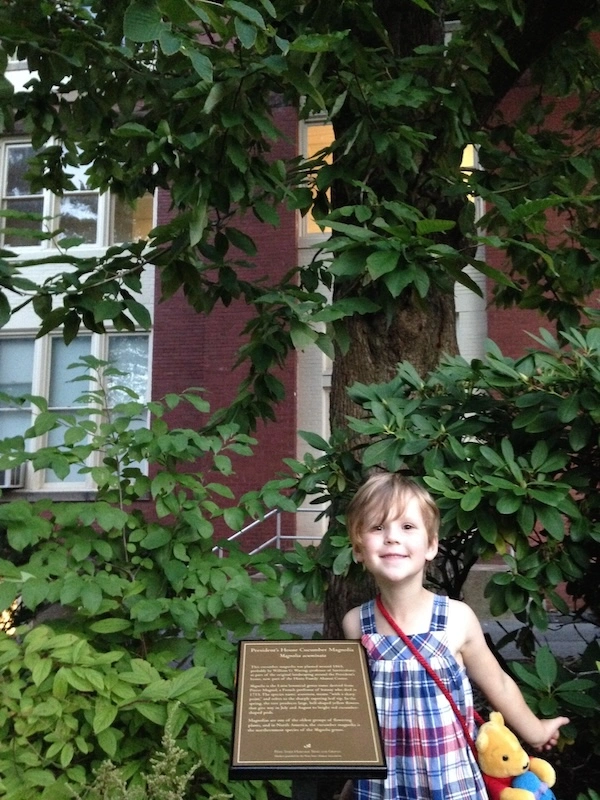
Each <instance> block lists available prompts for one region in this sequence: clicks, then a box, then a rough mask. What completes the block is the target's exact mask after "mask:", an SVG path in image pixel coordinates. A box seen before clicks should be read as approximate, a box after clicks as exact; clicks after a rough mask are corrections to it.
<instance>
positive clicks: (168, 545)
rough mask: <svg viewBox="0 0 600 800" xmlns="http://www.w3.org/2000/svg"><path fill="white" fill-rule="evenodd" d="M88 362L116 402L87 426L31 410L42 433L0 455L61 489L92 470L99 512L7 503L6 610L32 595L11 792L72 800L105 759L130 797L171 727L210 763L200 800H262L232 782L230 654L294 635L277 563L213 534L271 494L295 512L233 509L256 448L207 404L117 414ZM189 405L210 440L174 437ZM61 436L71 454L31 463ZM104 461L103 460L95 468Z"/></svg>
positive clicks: (3, 774) (21, 637)
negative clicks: (177, 416)
mask: <svg viewBox="0 0 600 800" xmlns="http://www.w3.org/2000/svg"><path fill="white" fill-rule="evenodd" d="M85 363H86V372H91V373H93V375H94V377H95V378H96V379H97V380H98V382H99V385H100V386H101V387H103V388H101V389H99V390H98V391H93V392H85V393H84V395H83V396H82V398H81V404H80V410H79V411H77V412H73V413H71V414H69V415H56V414H52V413H50V412H49V411H48V409H47V407H46V405H45V401H44V400H43V399H42V398H29V400H30V402H32V403H33V404H34V405H35V406H36V407H37V410H38V412H39V413H38V414H37V416H36V418H35V424H34V425H33V427H32V428H31V430H29V431H28V432H27V433H26V434H25V436H24V437H23V438H15V439H11V440H4V441H2V442H0V464H1V467H0V468H10V467H12V466H14V465H15V464H19V463H22V462H24V461H26V460H27V461H30V463H31V465H32V468H33V469H50V470H53V471H54V472H55V473H56V474H57V475H58V476H59V477H66V475H67V474H68V473H69V471H70V470H77V471H79V472H83V473H86V472H91V475H92V477H93V479H94V481H95V483H96V485H97V492H96V496H95V499H93V500H91V501H88V502H67V501H64V502H62V501H50V500H47V499H40V500H37V501H36V500H33V501H32V500H29V499H18V497H15V499H13V498H11V497H9V498H6V501H5V502H2V503H0V526H1V527H2V528H3V529H4V531H5V541H4V546H3V555H4V558H3V559H2V560H0V608H9V607H10V605H11V604H12V603H13V601H14V600H15V598H17V597H20V598H21V601H22V611H23V612H24V613H25V614H27V615H28V616H29V617H30V619H29V621H28V622H27V623H26V624H22V625H21V626H20V627H18V628H17V632H16V633H17V635H15V636H9V635H7V634H6V633H3V634H0V663H1V671H0V687H1V692H2V697H3V703H2V706H1V708H0V794H2V796H3V797H6V798H7V800H21V799H23V800H30V798H31V797H32V796H34V797H39V798H41V799H42V800H52V798H55V799H56V800H58V798H60V800H64V798H65V797H68V796H69V794H68V790H67V788H66V787H67V785H69V786H71V787H72V788H73V789H74V790H75V791H80V790H81V789H82V788H83V787H85V786H88V785H90V784H91V782H92V774H93V770H94V769H97V768H98V767H99V765H100V764H101V763H102V761H103V760H105V759H107V758H109V759H111V760H112V761H113V762H114V763H115V765H116V766H118V767H119V769H120V773H119V774H120V775H121V776H122V777H123V779H125V780H128V781H131V782H132V783H133V785H135V784H136V783H139V781H140V779H141V778H140V776H141V775H142V774H143V772H144V770H147V769H148V765H149V759H150V757H151V755H152V754H153V752H154V750H155V748H156V743H157V741H160V732H161V731H162V729H163V728H164V725H165V723H166V721H167V717H168V715H169V713H171V714H172V715H173V726H174V733H175V734H176V735H177V736H178V737H179V744H180V745H181V746H183V747H184V748H185V750H186V751H187V752H189V756H190V758H191V760H192V762H193V763H196V762H198V763H199V764H200V767H199V769H198V771H197V772H196V773H195V775H194V778H193V781H192V788H193V792H194V796H195V797H198V798H208V797H213V796H216V795H220V794H226V795H228V796H232V797H234V798H239V800H250V798H252V800H254V798H265V797H266V796H267V791H268V787H267V785H265V784H262V783H257V782H255V783H248V782H234V783H230V782H229V781H228V758H229V740H230V726H231V711H232V702H231V688H232V686H233V673H234V667H235V653H236V644H235V640H236V639H237V638H240V637H242V636H247V635H249V634H250V633H251V632H252V631H254V630H256V631H257V633H258V635H260V636H268V635H270V634H273V633H274V632H278V633H279V635H280V636H284V634H282V633H281V631H280V630H279V620H280V619H281V618H282V617H283V615H284V613H285V605H284V602H283V600H282V598H281V591H282V590H281V587H280V581H279V577H278V572H277V569H276V565H275V563H274V562H273V559H272V556H271V555H269V554H259V555H255V556H246V555H244V554H243V553H242V552H241V551H239V550H238V549H236V548H235V547H233V546H227V545H226V548H227V549H226V551H225V553H224V554H223V553H222V552H221V551H218V550H215V540H214V532H215V524H216V522H222V523H223V524H224V526H225V527H226V528H227V527H228V528H229V529H231V530H237V529H238V528H240V527H241V526H242V524H243V523H244V521H246V520H248V519H249V518H251V517H256V516H260V515H261V514H262V513H263V511H264V509H265V500H264V498H265V497H266V498H267V499H268V501H269V503H271V504H273V503H277V502H279V503H281V504H283V505H284V506H286V507H288V508H289V501H287V500H286V499H285V498H284V497H283V496H281V495H279V494H278V493H277V491H276V489H274V488H273V487H267V488H266V489H265V494H264V496H261V495H260V494H259V493H258V492H256V493H249V494H247V495H245V496H244V497H243V498H240V499H239V500H237V501H235V499H234V497H233V494H232V492H231V491H230V489H229V488H228V487H227V485H226V479H227V477H228V476H229V475H231V474H232V464H231V458H230V455H231V454H232V453H235V454H236V455H241V456H244V455H250V454H251V446H252V444H253V441H252V440H251V439H249V438H248V437H247V436H244V435H241V434H240V433H239V431H238V430H237V429H236V427H235V426H233V425H228V426H217V427H215V428H214V429H210V430H209V429H208V428H207V427H206V419H207V418H206V414H207V412H208V411H209V409H208V405H207V404H206V403H205V401H204V400H203V399H202V398H201V396H200V395H199V393H198V392H195V391H190V392H187V393H185V394H184V395H183V396H182V397H178V396H175V395H170V396H168V397H167V398H165V401H164V402H163V403H157V402H152V403H149V404H148V405H144V404H142V403H140V402H139V400H138V399H136V398H135V397H133V396H127V397H125V401H124V402H121V403H119V404H117V405H115V406H114V407H111V406H110V404H109V402H108V400H109V398H114V396H115V389H116V387H115V380H116V378H117V376H116V375H115V373H114V372H113V371H112V370H111V369H110V368H108V367H107V366H106V365H104V364H102V363H101V362H97V361H95V360H94V359H85ZM85 380H86V381H87V380H88V377H87V375H86V376H85ZM107 386H110V389H111V394H110V395H109V393H108V389H107V388H106V387H107ZM121 390H122V392H127V390H126V389H123V388H122V387H121ZM120 396H121V397H123V395H120ZM180 402H186V403H188V404H190V405H191V407H192V408H193V409H194V410H195V412H197V415H198V430H192V429H186V430H184V429H171V428H170V427H169V425H168V424H167V422H166V420H165V417H166V416H167V415H168V411H169V410H171V409H173V408H174V407H175V406H176V405H177V404H178V403H180ZM149 414H150V415H151V422H150V424H149V425H148V424H146V419H147V417H148V415H149ZM202 425H204V426H205V427H204V428H202ZM57 427H61V428H63V429H64V443H63V444H61V445H60V446H58V447H52V448H42V449H39V450H37V451H34V452H28V451H27V449H26V447H27V443H28V442H29V441H30V440H32V439H33V438H34V437H37V436H40V435H41V434H43V433H45V432H47V431H49V430H51V429H55V428H57ZM198 431H201V432H198ZM202 431H204V432H202ZM95 453H101V454H102V459H101V463H96V464H95V465H94V464H90V463H88V459H89V457H90V456H92V455H93V454H95ZM146 465H147V466H146ZM199 467H200V468H202V472H198V471H197V470H198V468H199ZM186 470H187V471H186ZM191 470H194V471H191ZM217 476H218V477H220V480H219V479H215V478H216V477H217ZM144 499H146V500H150V501H151V502H149V503H145V504H142V503H141V502H140V501H141V500H144ZM223 555H225V557H222V556H223ZM257 577H260V580H257V579H256V578H257ZM42 619H43V620H44V623H43V624H42V622H41V620H42ZM182 667H185V669H182ZM175 706H176V709H175ZM278 788H279V790H281V791H282V792H285V791H286V787H285V786H283V785H282V786H280V787H278Z"/></svg>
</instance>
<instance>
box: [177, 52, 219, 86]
mask: <svg viewBox="0 0 600 800" xmlns="http://www.w3.org/2000/svg"><path fill="white" fill-rule="evenodd" d="M184 52H185V55H186V56H187V57H188V58H189V60H190V61H191V62H192V67H193V68H194V71H195V72H196V74H197V75H198V76H199V77H200V78H202V80H203V81H206V82H207V83H212V81H213V65H212V61H211V60H210V59H209V58H208V56H205V55H204V54H203V53H199V52H198V51H197V50H185V51H184Z"/></svg>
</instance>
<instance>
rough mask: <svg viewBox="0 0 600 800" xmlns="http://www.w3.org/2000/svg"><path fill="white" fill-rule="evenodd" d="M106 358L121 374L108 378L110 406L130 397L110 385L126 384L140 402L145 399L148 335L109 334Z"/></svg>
mask: <svg viewBox="0 0 600 800" xmlns="http://www.w3.org/2000/svg"><path fill="white" fill-rule="evenodd" d="M108 360H109V361H110V363H111V365H112V366H114V367H116V368H117V369H118V370H119V371H120V372H122V373H124V374H123V375H116V376H115V377H114V378H109V403H110V405H111V406H113V405H115V404H116V403H122V402H125V401H127V400H129V399H130V398H129V397H128V396H127V395H126V394H125V393H124V392H119V391H117V390H114V389H113V390H111V387H112V386H115V385H119V384H120V385H121V386H127V387H128V388H129V389H133V391H134V392H135V393H136V394H137V395H138V397H139V398H140V400H141V401H142V402H144V401H145V399H146V390H147V387H148V337H147V336H135V335H133V336H132V335H129V336H117V335H114V336H112V335H111V336H110V337H109V340H108Z"/></svg>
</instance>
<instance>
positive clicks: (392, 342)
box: [330, 287, 457, 430]
mask: <svg viewBox="0 0 600 800" xmlns="http://www.w3.org/2000/svg"><path fill="white" fill-rule="evenodd" d="M347 326H348V332H349V336H350V341H351V345H350V348H349V350H348V352H347V353H340V352H336V356H335V360H334V363H333V372H332V376H331V400H330V403H331V405H330V421H331V427H332V430H333V429H336V428H345V427H346V425H347V422H346V417H347V416H348V415H350V416H355V415H356V411H357V409H356V406H353V405H352V403H351V401H350V399H349V397H348V394H347V389H348V387H349V386H352V384H353V383H356V382H357V381H360V382H361V383H384V382H385V381H388V380H390V379H391V378H392V377H393V376H394V375H395V374H396V371H397V367H398V364H399V362H400V361H410V362H411V364H412V365H413V367H414V368H415V369H416V370H417V372H418V373H419V374H421V375H425V374H426V373H427V372H429V371H430V370H432V369H433V368H434V367H436V366H437V365H438V363H439V360H440V357H441V356H442V355H443V354H444V353H451V354H454V353H456V352H457V344H456V313H455V310H454V296H453V294H452V293H451V292H450V293H442V292H441V291H439V290H435V289H434V288H433V287H432V289H431V291H430V293H429V294H428V295H427V298H426V300H424V301H423V300H418V299H415V298H413V297H408V298H406V299H404V300H402V299H400V300H399V301H398V303H397V306H396V309H395V313H394V316H393V318H392V319H391V320H390V321H388V320H387V319H386V317H385V314H384V313H383V312H382V313H378V314H365V315H355V316H354V317H352V318H351V319H350V320H348V322H347Z"/></svg>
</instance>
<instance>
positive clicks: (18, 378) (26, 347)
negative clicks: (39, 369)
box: [0, 339, 34, 438]
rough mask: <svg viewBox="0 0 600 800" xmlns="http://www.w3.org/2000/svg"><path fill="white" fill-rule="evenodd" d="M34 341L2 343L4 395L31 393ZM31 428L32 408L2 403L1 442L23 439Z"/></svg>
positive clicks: (0, 376)
mask: <svg viewBox="0 0 600 800" xmlns="http://www.w3.org/2000/svg"><path fill="white" fill-rule="evenodd" d="M33 346H34V339H0V392H5V393H6V394H10V395H13V396H15V397H18V396H19V395H23V394H30V393H31V386H32V377H33ZM30 424H31V412H30V411H29V409H28V408H14V407H13V408H11V407H9V406H8V405H7V404H6V403H4V402H1V403H0V438H5V437H7V436H20V435H22V434H23V433H24V432H25V431H26V430H27V428H28V427H29V426H30Z"/></svg>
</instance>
